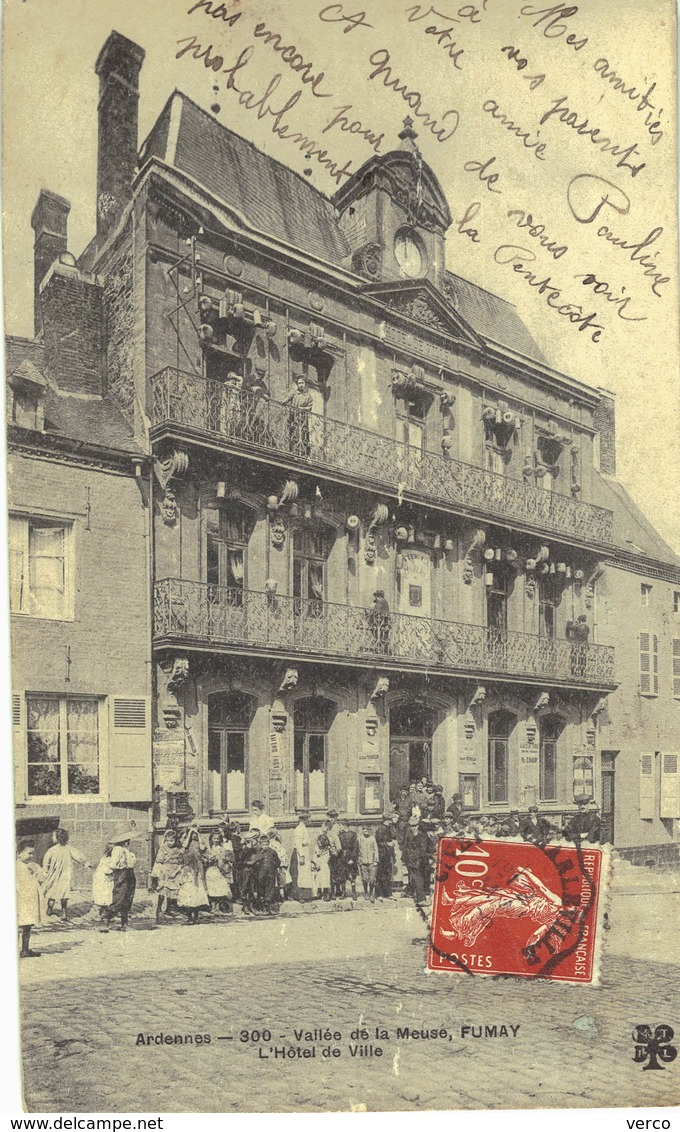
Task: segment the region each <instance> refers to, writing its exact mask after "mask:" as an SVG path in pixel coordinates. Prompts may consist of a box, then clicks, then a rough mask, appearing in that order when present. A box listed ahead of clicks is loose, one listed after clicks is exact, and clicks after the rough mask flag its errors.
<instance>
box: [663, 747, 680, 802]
mask: <svg viewBox="0 0 680 1132" xmlns="http://www.w3.org/2000/svg"><path fill="white" fill-rule="evenodd" d="M678 757H679V756H678V753H677V752H675V753H674V754H665V753H664V754H662V755H661V805H660V808H659V816H660V817H662V818H680V774H678Z"/></svg>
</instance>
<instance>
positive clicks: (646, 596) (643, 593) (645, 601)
mask: <svg viewBox="0 0 680 1132" xmlns="http://www.w3.org/2000/svg"><path fill="white" fill-rule="evenodd" d="M651 597H652V587H651V586H646V585H645V584H644V582H643V583H642V585H641V586H640V605H642V606H645V608H646V607H648V606H649V604H650V601H651Z"/></svg>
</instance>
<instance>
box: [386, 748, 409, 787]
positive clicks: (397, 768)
mask: <svg viewBox="0 0 680 1132" xmlns="http://www.w3.org/2000/svg"><path fill="white" fill-rule="evenodd" d="M408 763H409V745H408V742H407V741H406V740H403V739H399V740H395V741H394V742H392V743H390V799H391V800H392V801H393V802H396V800H397V798H398V797H399V791H400V790H401V789H403V788H404V787H406V789H408V784H409V781H410V779H409V774H408Z"/></svg>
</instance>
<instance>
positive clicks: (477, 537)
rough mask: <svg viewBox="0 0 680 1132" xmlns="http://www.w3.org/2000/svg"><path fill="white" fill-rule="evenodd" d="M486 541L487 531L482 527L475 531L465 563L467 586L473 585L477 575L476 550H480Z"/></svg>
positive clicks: (464, 577)
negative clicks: (473, 558)
mask: <svg viewBox="0 0 680 1132" xmlns="http://www.w3.org/2000/svg"><path fill="white" fill-rule="evenodd" d="M485 542H486V531H483V530H482V529H481V527H480V528H478V530H476V531H475V534H474V538H473V540H472V542H471V543H470V545H469V547H468V550H467V554H466V555H465V565H464V566H463V581H464V582H465V584H466V586H471V585H472V582H473V580H474V576H475V567H474V562H473V560H472V555H473V554H474V552H475V551H476V550H480V549H481V547H483V546H484V543H485Z"/></svg>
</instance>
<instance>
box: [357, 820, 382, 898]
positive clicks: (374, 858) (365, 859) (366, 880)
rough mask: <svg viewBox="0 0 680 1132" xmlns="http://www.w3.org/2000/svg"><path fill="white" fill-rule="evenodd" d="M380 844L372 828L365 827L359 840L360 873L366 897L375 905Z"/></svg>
mask: <svg viewBox="0 0 680 1132" xmlns="http://www.w3.org/2000/svg"><path fill="white" fill-rule="evenodd" d="M379 856H380V854H379V852H378V843H377V841H376V839H375V837H374V836H373V834H372V833H371V828H370V826H368V825H365V826H364V828H363V829H362V831H361V837H360V838H359V871H360V873H361V883H362V884H363V886H364V897H365V898H366V899H367V900H370V902H371V904H375V880H376V875H377V872H378V859H379Z"/></svg>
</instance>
